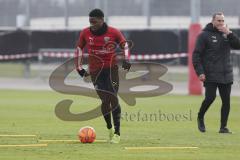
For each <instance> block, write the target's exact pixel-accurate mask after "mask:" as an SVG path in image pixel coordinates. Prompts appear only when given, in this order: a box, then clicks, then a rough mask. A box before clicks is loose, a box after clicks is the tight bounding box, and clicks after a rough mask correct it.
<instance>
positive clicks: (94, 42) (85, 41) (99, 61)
mask: <svg viewBox="0 0 240 160" xmlns="http://www.w3.org/2000/svg"><path fill="white" fill-rule="evenodd" d="M122 42H126V40H125V38H124V36H123V35H122V33H121V32H120V31H119V30H117V29H116V28H113V27H110V26H108V29H107V32H106V33H104V34H103V35H99V36H98V35H93V34H92V33H91V31H90V28H89V27H88V28H85V29H83V30H82V31H81V32H80V36H79V40H78V44H77V49H76V52H75V65H76V67H77V69H78V70H81V69H82V58H83V50H84V48H85V47H86V48H87V50H88V54H89V56H88V64H89V70H90V73H92V72H94V71H96V70H99V69H101V68H109V67H111V66H113V65H115V64H116V63H117V59H116V50H115V49H111V50H109V49H108V47H106V46H108V45H109V44H113V43H115V44H120V43H122ZM124 56H125V59H128V58H129V51H128V49H125V50H124Z"/></svg>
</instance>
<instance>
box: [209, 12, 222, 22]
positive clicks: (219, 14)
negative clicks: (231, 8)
mask: <svg viewBox="0 0 240 160" xmlns="http://www.w3.org/2000/svg"><path fill="white" fill-rule="evenodd" d="M221 15H224V14H223V12H216V13H214V14H213V15H212V20H214V19H215V18H216V16H221Z"/></svg>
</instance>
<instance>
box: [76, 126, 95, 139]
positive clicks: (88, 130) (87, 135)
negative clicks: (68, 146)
mask: <svg viewBox="0 0 240 160" xmlns="http://www.w3.org/2000/svg"><path fill="white" fill-rule="evenodd" d="M78 138H79V140H80V142H82V143H93V142H94V141H95V139H96V132H95V130H94V128H92V127H90V126H85V127H82V128H81V129H80V130H79V132H78Z"/></svg>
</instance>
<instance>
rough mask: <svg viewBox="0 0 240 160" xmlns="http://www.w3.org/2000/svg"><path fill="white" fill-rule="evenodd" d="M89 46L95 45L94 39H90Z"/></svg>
mask: <svg viewBox="0 0 240 160" xmlns="http://www.w3.org/2000/svg"><path fill="white" fill-rule="evenodd" d="M89 44H90V45H94V43H93V37H89Z"/></svg>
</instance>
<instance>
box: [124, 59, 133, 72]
mask: <svg viewBox="0 0 240 160" xmlns="http://www.w3.org/2000/svg"><path fill="white" fill-rule="evenodd" d="M122 68H123V69H124V70H128V71H129V69H130V68H131V63H130V62H128V61H126V60H124V61H123V63H122Z"/></svg>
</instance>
